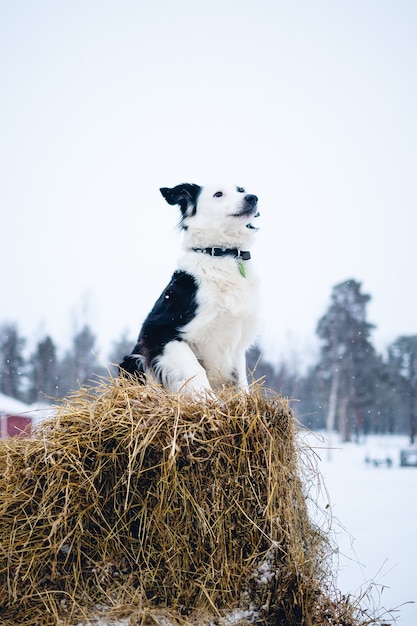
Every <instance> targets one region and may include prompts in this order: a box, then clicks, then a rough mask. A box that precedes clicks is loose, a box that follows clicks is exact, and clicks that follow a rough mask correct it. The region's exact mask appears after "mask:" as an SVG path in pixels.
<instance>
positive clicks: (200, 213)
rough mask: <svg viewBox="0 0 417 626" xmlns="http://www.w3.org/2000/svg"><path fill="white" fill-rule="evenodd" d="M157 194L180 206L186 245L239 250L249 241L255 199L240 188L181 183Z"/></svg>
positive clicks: (256, 202)
mask: <svg viewBox="0 0 417 626" xmlns="http://www.w3.org/2000/svg"><path fill="white" fill-rule="evenodd" d="M160 191H161V193H162V195H163V196H164V198H165V200H166V201H167V202H168V203H169V204H173V205H178V206H179V207H180V210H181V220H180V226H181V228H182V229H183V230H184V231H185V236H186V239H187V243H188V245H190V246H205V247H209V246H229V247H238V248H241V247H243V246H248V245H250V243H251V242H252V240H253V236H254V233H255V232H256V230H257V229H256V228H255V226H254V225H253V223H252V222H253V220H254V218H256V217H258V215H259V211H258V198H257V196H255V195H254V194H249V193H246V191H245V190H244V189H243V187H236V186H234V185H219V186H215V185H207V186H204V187H201V186H200V185H194V184H190V183H184V184H182V185H177V186H176V187H173V188H172V189H169V188H168V187H162V188H161V190H160Z"/></svg>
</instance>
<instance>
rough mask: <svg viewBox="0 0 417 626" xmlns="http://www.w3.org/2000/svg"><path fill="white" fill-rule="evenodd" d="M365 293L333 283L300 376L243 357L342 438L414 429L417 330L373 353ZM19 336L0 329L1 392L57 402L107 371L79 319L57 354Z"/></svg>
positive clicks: (310, 422)
mask: <svg viewBox="0 0 417 626" xmlns="http://www.w3.org/2000/svg"><path fill="white" fill-rule="evenodd" d="M370 300H371V296H370V295H369V294H364V293H363V292H362V285H361V283H360V282H357V281H356V280H353V279H352V280H348V281H344V282H342V283H340V284H338V285H336V286H335V287H333V290H332V293H331V297H330V304H329V307H328V309H327V310H326V312H325V314H324V315H323V316H322V317H321V318H320V320H319V321H318V323H317V329H316V333H317V336H318V339H319V342H320V353H319V357H318V360H317V362H316V363H315V364H314V365H312V366H311V367H310V368H309V370H308V371H307V372H306V373H305V374H303V375H301V374H300V373H299V372H294V371H291V369H290V368H289V366H288V363H286V362H284V361H281V362H278V364H273V363H270V362H268V361H267V360H265V359H264V358H263V357H262V353H261V350H260V349H259V347H255V348H253V349H252V350H251V351H250V352H249V355H248V367H249V369H250V370H251V371H252V372H253V373H254V374H253V375H254V378H255V379H259V378H264V380H265V385H266V387H267V388H269V389H271V390H273V391H277V392H281V393H283V394H284V395H286V396H288V397H289V398H292V399H297V400H298V401H297V402H293V405H292V406H293V410H294V412H295V414H296V416H297V418H298V420H299V421H300V422H301V423H303V424H304V425H306V426H307V427H309V428H312V429H323V428H326V429H329V430H336V431H338V432H339V433H340V435H341V437H342V438H343V439H344V440H345V441H350V440H352V439H354V438H355V437H358V436H359V435H360V434H362V433H364V434H367V433H371V432H372V433H407V434H408V435H409V437H410V441H411V442H414V440H415V437H416V432H417V419H416V413H417V335H411V336H400V337H398V339H396V340H395V341H394V342H393V344H392V345H390V346H389V348H388V350H387V355H385V356H383V355H381V354H378V353H377V351H376V349H375V347H374V346H373V344H372V337H371V334H372V330H373V328H374V326H373V324H371V323H369V322H368V320H367V311H366V308H367V304H368V303H369V301H370ZM132 343H133V342H132V338H130V339H129V340H128V339H127V338H126V337H124V336H123V337H122V338H120V339H119V340H118V341H116V342H115V343H114V345H113V347H112V351H111V354H110V355H109V362H110V363H118V362H119V361H120V360H121V358H122V357H123V355H124V354H127V353H128V352H129V351H130V349H131V347H132ZM25 346H26V339H25V338H24V337H22V336H21V335H20V333H19V330H18V328H17V326H16V324H12V323H8V324H3V325H2V326H1V327H0V392H1V393H4V394H6V395H9V396H11V397H13V398H16V399H19V400H22V401H25V402H28V403H30V404H32V403H34V402H45V398H47V399H50V400H58V399H59V398H62V397H64V396H66V395H68V394H69V393H70V392H71V391H72V390H73V389H76V388H77V387H78V386H79V385H91V384H94V381H97V380H98V378H99V377H100V376H107V375H108V374H109V371H110V372H111V373H113V374H114V373H116V370H115V369H113V370H112V367H113V366H110V370H109V369H108V368H106V367H104V366H103V365H100V363H99V361H98V359H97V356H96V337H95V335H94V333H93V332H92V330H91V328H90V327H89V326H88V325H87V324H86V325H84V327H83V328H82V329H81V330H78V331H77V332H76V333H75V334H74V337H73V338H72V344H71V347H70V348H69V349H68V350H67V351H66V353H65V354H64V355H63V357H62V358H59V357H58V349H57V346H56V344H55V342H54V341H53V339H52V338H51V337H50V336H49V335H46V336H45V337H44V338H43V339H41V340H40V341H39V342H38V343H37V345H36V348H35V350H34V351H33V353H32V354H30V355H29V357H25Z"/></svg>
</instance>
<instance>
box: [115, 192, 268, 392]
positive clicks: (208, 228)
mask: <svg viewBox="0 0 417 626" xmlns="http://www.w3.org/2000/svg"><path fill="white" fill-rule="evenodd" d="M160 192H161V194H162V196H163V197H164V198H165V200H166V201H167V202H168V204H170V205H174V206H175V205H177V206H178V207H179V209H180V221H179V227H180V229H181V230H182V234H183V247H184V254H183V256H182V257H181V258H180V260H179V262H178V267H177V269H176V271H175V272H174V274H173V275H172V278H171V281H170V283H169V284H168V286H167V287H166V288H165V290H164V291H163V292H162V294H161V296H160V297H159V299H158V300H157V301H156V303H155V305H154V307H153V309H152V310H151V312H150V313H149V315H148V317H147V318H146V319H145V322H144V323H143V325H142V328H141V331H140V334H139V338H138V341H137V343H136V345H135V347H134V349H133V351H132V353H131V354H129V355H128V356H125V357H124V359H123V361H122V363H120V366H119V369H120V373H121V375H125V374H126V373H127V374H130V375H134V376H137V377H138V378H139V379H140V380H141V381H143V382H144V381H145V379H146V375H148V376H150V377H151V378H153V379H155V380H156V381H157V382H159V383H160V384H162V386H164V387H165V388H166V389H168V390H170V391H172V392H175V393H177V392H179V391H185V392H191V393H192V392H195V391H202V390H215V389H216V388H219V387H220V386H221V385H222V384H225V383H233V385H235V386H236V387H239V388H242V389H247V387H248V381H247V374H246V357H245V353H246V350H247V349H248V348H249V347H250V346H251V344H252V343H253V340H254V338H255V334H256V330H257V318H258V308H259V306H258V278H257V275H256V272H255V269H254V267H253V265H252V263H253V262H252V259H251V253H250V248H251V246H252V244H253V242H254V238H255V235H256V232H257V230H258V228H257V227H256V226H255V225H254V224H253V221H254V220H255V218H257V217H258V216H259V211H258V198H257V196H256V195H254V194H249V193H246V191H245V190H244V189H243V187H236V186H230V185H220V186H213V185H208V186H200V185H196V184H190V183H184V184H180V185H177V186H176V187H173V188H168V187H162V188H161V189H160Z"/></svg>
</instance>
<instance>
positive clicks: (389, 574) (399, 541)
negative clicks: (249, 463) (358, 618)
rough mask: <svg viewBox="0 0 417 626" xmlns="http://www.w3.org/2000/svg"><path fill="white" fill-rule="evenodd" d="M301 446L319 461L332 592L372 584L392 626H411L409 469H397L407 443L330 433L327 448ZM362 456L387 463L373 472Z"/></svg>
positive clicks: (416, 537)
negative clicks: (333, 557)
mask: <svg viewBox="0 0 417 626" xmlns="http://www.w3.org/2000/svg"><path fill="white" fill-rule="evenodd" d="M308 441H309V443H310V445H312V446H313V447H314V448H315V450H316V452H317V454H318V455H319V457H320V461H319V463H318V466H319V470H320V473H321V475H322V478H323V481H324V485H325V487H326V490H327V494H326V493H325V490H324V489H323V490H322V491H321V494H320V500H321V502H320V506H321V507H323V506H325V505H326V503H327V502H328V503H330V505H331V507H330V511H331V515H332V527H333V532H334V539H335V541H336V544H337V546H338V548H339V550H340V554H339V574H338V588H339V589H340V590H341V591H342V592H343V593H348V592H350V593H353V594H354V595H356V596H357V595H358V594H359V593H360V590H361V589H363V590H364V589H366V588H367V587H368V586H369V583H371V582H373V583H374V586H373V592H372V595H373V599H374V602H375V604H376V605H377V606H380V607H384V608H386V609H393V611H392V616H393V617H395V618H396V620H397V621H396V623H397V624H398V626H416V625H417V603H416V602H417V579H416V570H417V467H400V463H399V456H400V450H401V449H404V448H407V447H408V442H407V438H406V437H386V436H370V437H367V438H365V439H363V440H362V441H360V442H359V443H357V444H355V443H351V444H341V443H340V442H339V441H338V439H337V435H335V436H334V437H333V438H332V441H331V442H330V446H331V449H329V448H328V446H329V442H327V441H320V440H317V439H314V438H312V437H309V438H308ZM366 458H370V459H380V460H384V459H387V458H389V459H391V460H392V462H393V464H392V466H391V467H387V466H386V465H385V464H384V465H381V466H379V467H375V466H373V465H372V464H370V463H366V461H365V459H366ZM319 517H320V515H319ZM321 521H322V523H323V517H322V520H321ZM325 523H326V522H324V525H325ZM386 619H387V621H388V615H387V616H386Z"/></svg>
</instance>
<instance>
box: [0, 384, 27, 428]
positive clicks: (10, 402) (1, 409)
mask: <svg viewBox="0 0 417 626" xmlns="http://www.w3.org/2000/svg"><path fill="white" fill-rule="evenodd" d="M32 410H33V409H32ZM30 411H31V407H30V406H29V405H27V404H24V403H23V402H19V400H15V399H14V398H10V397H9V396H5V395H4V394H2V393H0V437H2V438H5V437H15V436H16V435H17V436H21V437H22V436H23V437H27V436H28V435H30V433H31V432H32V416H31V415H30Z"/></svg>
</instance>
